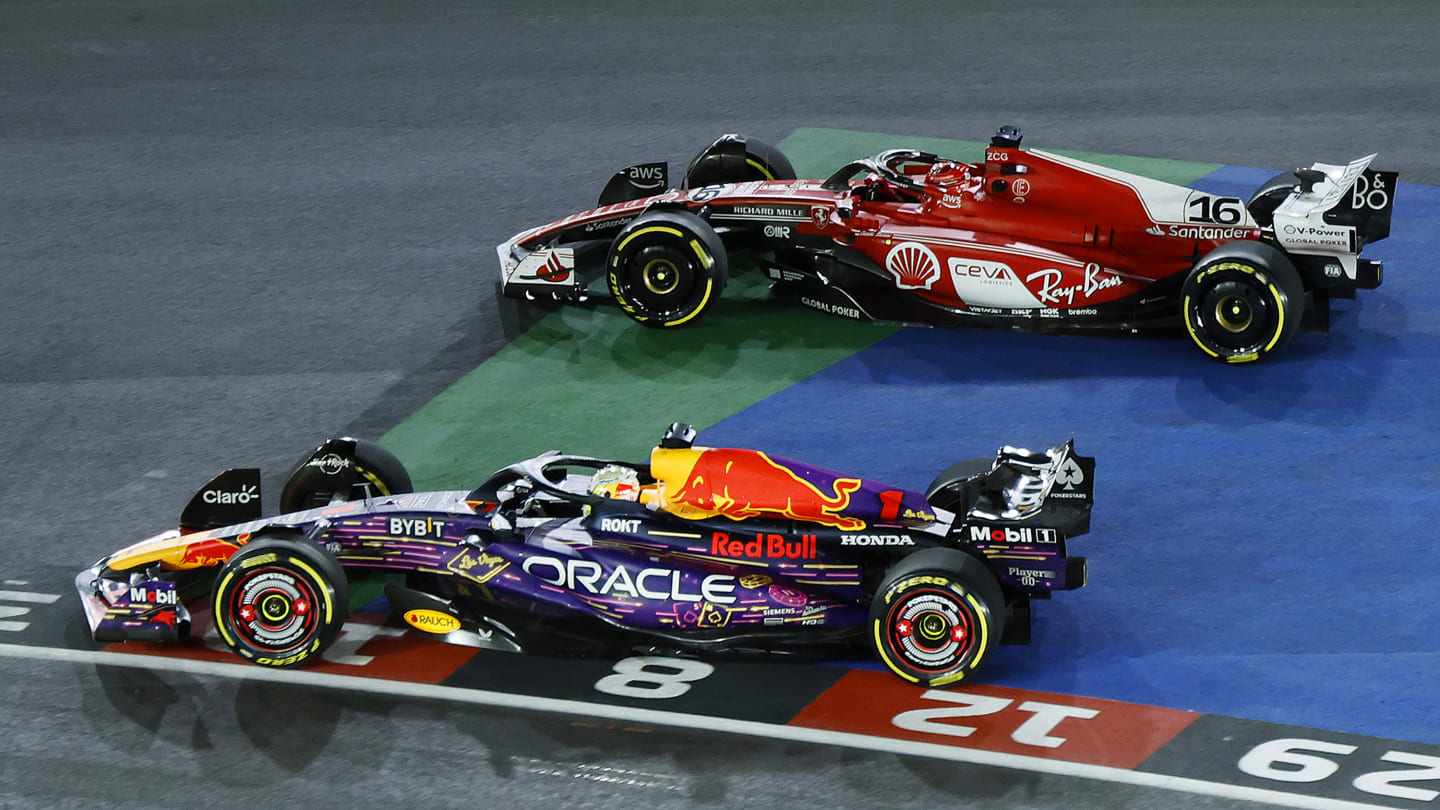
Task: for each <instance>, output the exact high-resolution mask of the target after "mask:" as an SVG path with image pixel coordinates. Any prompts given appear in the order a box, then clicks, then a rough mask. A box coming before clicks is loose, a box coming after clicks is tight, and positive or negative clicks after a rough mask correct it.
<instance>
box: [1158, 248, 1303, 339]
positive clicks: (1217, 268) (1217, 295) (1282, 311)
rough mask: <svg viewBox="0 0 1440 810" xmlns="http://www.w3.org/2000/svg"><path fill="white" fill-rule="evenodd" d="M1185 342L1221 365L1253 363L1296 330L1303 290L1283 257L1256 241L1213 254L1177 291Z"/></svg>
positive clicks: (1296, 276)
mask: <svg viewBox="0 0 1440 810" xmlns="http://www.w3.org/2000/svg"><path fill="white" fill-rule="evenodd" d="M1180 302H1181V303H1180V307H1181V316H1182V317H1183V318H1184V320H1185V330H1186V332H1188V333H1189V335H1190V339H1191V340H1193V341H1194V342H1195V345H1196V346H1199V347H1200V350H1201V351H1203V352H1205V354H1207V355H1209V356H1210V357H1212V358H1214V359H1215V360H1218V361H1220V362H1222V363H1253V362H1256V361H1258V360H1261V359H1263V358H1264V357H1266V356H1267V355H1269V354H1270V353H1272V352H1274V351H1276V350H1277V349H1279V348H1280V347H1281V346H1284V345H1285V343H1286V342H1287V341H1289V340H1290V338H1291V337H1292V336H1293V335H1294V334H1295V332H1296V331H1297V330H1298V329H1299V328H1300V318H1301V315H1302V314H1303V313H1304V308H1305V287H1304V284H1303V283H1302V282H1301V281H1300V274H1299V273H1297V272H1296V271H1295V267H1294V265H1292V264H1291V263H1290V260H1289V259H1287V258H1286V257H1285V255H1284V254H1283V253H1281V252H1280V251H1279V250H1276V249H1275V248H1273V247H1271V246H1270V245H1266V244H1262V243H1260V242H1232V243H1231V244H1228V245H1221V246H1220V247H1218V248H1216V249H1215V250H1212V251H1211V252H1210V253H1209V254H1208V255H1206V256H1205V258H1204V259H1202V260H1201V261H1200V263H1199V264H1197V265H1196V266H1195V269H1193V270H1191V271H1190V275H1189V277H1187V278H1186V279H1185V284H1184V286H1182V287H1181V289H1180Z"/></svg>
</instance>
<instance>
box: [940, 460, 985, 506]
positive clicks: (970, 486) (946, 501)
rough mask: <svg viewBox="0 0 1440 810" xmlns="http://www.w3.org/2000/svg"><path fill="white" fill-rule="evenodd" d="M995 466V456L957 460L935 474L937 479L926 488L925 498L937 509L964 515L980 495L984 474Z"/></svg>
mask: <svg viewBox="0 0 1440 810" xmlns="http://www.w3.org/2000/svg"><path fill="white" fill-rule="evenodd" d="M994 466H995V459H993V458H967V459H965V460H964V461H957V462H955V463H954V464H951V465H950V466H949V467H946V468H945V471H944V472H942V473H940V474H939V475H937V476H935V480H934V481H931V482H930V486H928V487H926V488H925V500H927V501H929V502H930V505H931V506H934V507H936V508H937V509H945V510H947V511H950V512H954V513H955V514H957V515H964V514H966V513H968V512H969V511H970V509H971V507H973V506H974V505H975V501H976V500H977V499H978V498H979V497H980V485H981V483H982V481H983V480H984V476H985V474H986V473H988V472H990V469H991V468H992V467H994Z"/></svg>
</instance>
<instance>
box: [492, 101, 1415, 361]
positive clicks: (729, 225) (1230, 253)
mask: <svg viewBox="0 0 1440 810" xmlns="http://www.w3.org/2000/svg"><path fill="white" fill-rule="evenodd" d="M1020 142H1021V134H1020V131H1019V130H1018V129H1016V128H1014V127H1002V128H1001V129H1000V131H999V133H998V134H997V135H995V137H993V138H992V139H991V140H990V146H989V148H987V149H986V150H985V159H984V161H983V162H981V163H962V162H958V161H954V160H946V159H943V158H941V157H940V156H938V155H935V154H931V153H929V152H922V151H919V150H916V149H891V150H888V151H884V152H881V153H880V154H878V155H875V156H873V157H869V158H864V159H861V160H856V161H853V162H851V163H848V164H846V165H844V166H842V167H841V168H840V169H839V170H838V171H836V172H835V173H834V174H832V175H831V176H830V177H829V178H828V179H826V180H796V179H794V178H795V172H794V170H793V169H792V168H791V165H790V161H789V160H787V159H786V157H785V156H784V155H783V154H781V153H780V152H779V151H778V150H777V149H775V148H774V147H771V146H768V145H766V144H764V143H761V142H759V141H757V140H754V139H750V138H744V137H741V136H738V135H725V136H723V137H721V138H720V139H719V140H717V141H715V143H713V144H711V145H710V146H709V147H708V148H706V149H705V150H704V151H702V152H701V153H700V154H699V155H697V156H696V157H695V159H694V160H693V161H692V162H691V163H690V166H689V168H688V169H687V170H686V172H685V176H684V178H683V179H682V182H681V184H680V188H679V189H668V186H669V180H668V171H667V166H666V164H664V163H650V164H642V165H638V166H631V167H629V168H627V169H624V170H622V171H620V172H619V173H617V174H616V175H615V176H614V177H613V178H612V179H611V180H610V182H609V184H608V185H606V186H605V188H604V190H603V191H602V192H601V194H600V201H599V207H598V208H595V209H592V210H589V211H582V212H580V213H578V214H573V215H571V216H568V217H565V218H564V219H561V220H558V221H556V222H552V223H550V224H548V225H542V226H540V227H538V228H532V229H530V230H527V231H524V232H522V233H519V234H516V235H515V236H514V237H513V238H511V239H510V240H509V241H507V242H505V243H504V244H501V245H499V246H498V248H497V253H498V255H499V259H500V270H501V282H500V285H501V289H502V291H503V292H504V294H505V295H507V296H510V297H515V298H529V299H532V300H542V299H543V300H551V299H553V300H559V301H566V302H582V301H587V300H591V299H597V298H598V299H604V298H607V297H608V298H613V300H614V301H615V303H617V304H619V306H620V307H621V308H622V309H623V310H624V311H625V312H626V313H628V314H629V315H630V317H632V318H634V319H635V320H637V321H639V322H640V323H643V324H647V325H649V326H659V327H669V326H680V325H681V324H685V323H689V322H691V321H694V320H695V319H696V318H699V317H700V316H701V315H703V314H704V313H705V311H706V309H708V308H709V307H710V306H711V305H712V304H713V303H714V302H715V299H716V297H717V296H718V295H719V294H720V291H721V290H722V289H723V288H724V287H725V284H726V280H727V274H728V269H729V267H730V262H729V257H730V255H732V254H734V253H737V252H740V251H746V252H748V253H750V254H751V255H752V256H753V257H754V260H755V262H756V263H757V264H758V265H759V266H760V267H762V268H763V269H764V270H765V272H766V273H767V274H768V275H769V278H770V279H771V280H772V282H773V284H772V287H773V289H774V290H776V291H777V292H781V293H786V294H790V295H792V296H793V297H795V298H797V299H798V300H799V302H800V303H801V304H803V305H805V306H808V307H812V308H814V309H818V310H821V311H823V312H828V313H832V314H835V315H840V316H844V317H848V318H855V319H859V320H886V321H900V322H906V323H918V324H929V325H962V324H963V325H971V326H987V327H995V328H1008V329H1026V330H1032V331H1041V332H1062V331H1068V332H1083V331H1087V330H1090V331H1093V330H1104V331H1111V332H1119V333H1138V332H1140V331H1142V330H1147V331H1148V330H1151V329H1157V328H1158V329H1169V330H1171V331H1177V328H1178V327H1179V326H1181V325H1182V324H1183V326H1184V329H1185V331H1186V332H1187V333H1188V334H1189V335H1190V337H1191V339H1192V340H1193V341H1194V342H1195V345H1196V346H1198V347H1200V350H1201V351H1203V352H1204V353H1205V354H1207V355H1209V356H1210V357H1213V358H1215V359H1217V360H1220V361H1224V362H1227V363H1246V362H1251V361H1255V360H1259V359H1261V358H1263V357H1264V356H1266V355H1267V354H1270V353H1271V352H1274V351H1276V350H1277V349H1279V348H1280V347H1281V346H1283V345H1284V344H1285V342H1286V341H1287V340H1289V339H1290V337H1291V336H1292V335H1294V334H1295V332H1296V330H1297V329H1300V328H1302V327H1304V328H1306V329H1308V330H1311V331H1327V330H1328V329H1329V320H1330V318H1329V314H1330V299H1331V298H1353V297H1354V296H1355V291H1356V290H1359V289H1373V288H1375V287H1377V286H1379V285H1380V281H1381V275H1382V268H1381V263H1380V262H1379V261H1372V260H1367V259H1361V258H1360V252H1361V250H1362V249H1363V248H1364V246H1365V245H1366V244H1368V243H1370V242H1375V241H1377V240H1380V239H1384V238H1385V237H1386V236H1387V235H1389V232H1390V212H1391V207H1392V205H1393V203H1394V192H1395V180H1396V176H1397V174H1396V173H1395V172H1384V171H1374V170H1372V169H1370V168H1369V166H1370V162H1371V160H1372V159H1373V158H1374V157H1375V156H1374V155H1370V156H1369V157H1364V158H1360V159H1359V160H1356V161H1353V162H1351V163H1349V164H1347V165H1343V166H1339V165H1329V164H1324V163H1316V164H1314V165H1313V166H1311V167H1310V168H1308V169H1296V170H1295V171H1293V172H1286V173H1284V174H1280V175H1277V176H1276V177H1274V178H1273V179H1271V180H1270V181H1268V182H1266V183H1265V184H1264V185H1262V186H1261V187H1260V188H1259V189H1258V190H1256V191H1255V193H1254V194H1253V195H1252V196H1251V197H1250V199H1249V200H1248V201H1246V200H1241V199H1240V198H1238V197H1221V196H1216V195H1213V194H1206V193H1204V192H1201V191H1195V190H1193V189H1189V188H1185V187H1183V186H1177V185H1172V184H1170V183H1164V182H1161V181H1158V180H1151V179H1149V178H1146V177H1140V176H1138V175H1134V174H1129V173H1126V172H1122V171H1118V170H1115V169H1110V168H1106V167H1104V166H1098V165H1095V164H1092V163H1087V162H1085V161H1082V160H1076V159H1074V158H1068V157H1063V156H1061V155H1057V154H1053V153H1050V152H1042V151H1039V150H1033V149H1022V148H1021V146H1020ZM667 189H668V190H667ZM602 278H603V283H602V282H601V279H602Z"/></svg>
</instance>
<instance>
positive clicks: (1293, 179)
mask: <svg viewBox="0 0 1440 810" xmlns="http://www.w3.org/2000/svg"><path fill="white" fill-rule="evenodd" d="M1298 185H1300V178H1299V177H1297V176H1296V175H1295V173H1294V172H1281V173H1280V174H1277V175H1275V176H1274V177H1272V178H1270V179H1269V180H1266V181H1265V182H1264V183H1263V184H1262V185H1261V186H1260V188H1257V189H1255V193H1254V194H1252V195H1250V202H1248V203H1246V205H1245V207H1246V208H1248V209H1250V216H1252V217H1254V218H1255V221H1256V222H1257V223H1259V225H1260V227H1262V228H1268V227H1270V224H1271V223H1273V222H1274V221H1275V209H1276V208H1279V207H1280V203H1282V202H1285V198H1286V197H1289V196H1290V192H1292V191H1294V190H1295V187H1296V186H1298Z"/></svg>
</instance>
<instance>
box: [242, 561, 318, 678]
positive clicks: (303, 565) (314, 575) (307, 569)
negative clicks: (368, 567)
mask: <svg viewBox="0 0 1440 810" xmlns="http://www.w3.org/2000/svg"><path fill="white" fill-rule="evenodd" d="M254 559H256V560H260V561H262V562H275V561H276V559H277V557H276V555H274V554H261V555H258V556H257V557H255V558H254ZM288 561H289V562H291V563H293V564H294V565H296V566H297V567H299V568H300V569H301V570H303V571H305V572H306V573H308V574H309V575H310V577H311V580H310V581H311V582H312V583H313V584H314V585H315V586H317V587H316V590H318V591H319V592H320V596H321V599H322V601H323V602H324V603H325V621H326V622H327V623H328V622H330V621H331V620H332V618H331V617H333V616H334V614H335V598H334V595H333V594H332V593H331V590H330V588H328V587H326V586H325V585H324V582H325V580H324V579H323V578H322V577H321V576H320V574H319V573H318V572H316V571H315V569H314V568H311V567H310V565H309V564H308V563H306V562H304V561H303V560H297V559H295V558H293V557H291V558H289V560H288ZM240 566H241V567H242V568H249V567H250V566H251V560H243V561H241V563H240ZM234 578H235V571H233V570H232V571H227V572H226V573H225V576H224V577H222V578H221V579H220V582H219V584H217V585H216V586H215V599H214V607H213V610H214V613H215V629H216V630H219V631H220V635H221V637H222V638H224V640H225V643H226V644H228V645H230V647H232V648H235V649H238V648H239V645H238V644H236V642H235V639H234V638H233V637H232V636H231V635H230V632H229V630H228V629H227V628H226V626H225V625H226V622H225V621H222V620H221V619H220V617H221V616H225V615H226V614H225V613H224V612H223V611H222V607H223V605H222V599H223V597H224V594H225V588H226V586H228V585H229V584H230V580H232V579H234ZM319 641H320V639H319V637H316V639H315V642H316V644H319ZM312 646H314V645H312ZM311 652H314V650H313V649H312V650H310V651H309V652H306V653H305V655H306V656H309V655H310V653H311ZM292 657H293V656H292Z"/></svg>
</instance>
